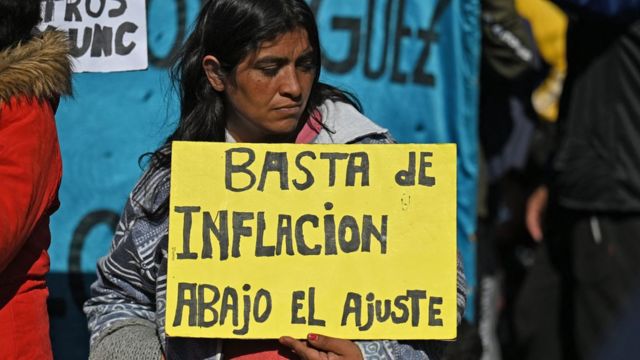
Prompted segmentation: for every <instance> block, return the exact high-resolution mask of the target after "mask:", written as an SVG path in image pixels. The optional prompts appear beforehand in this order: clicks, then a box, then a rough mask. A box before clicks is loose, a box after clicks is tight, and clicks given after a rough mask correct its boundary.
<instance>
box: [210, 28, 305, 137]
mask: <svg viewBox="0 0 640 360" xmlns="http://www.w3.org/2000/svg"><path fill="white" fill-rule="evenodd" d="M316 65H317V64H315V61H314V49H313V48H312V47H311V45H310V44H309V39H308V36H307V32H306V30H304V29H302V28H298V29H296V30H294V31H291V32H288V33H285V34H283V35H280V36H278V37H277V38H276V39H275V40H273V41H266V42H264V43H262V44H261V46H260V48H259V49H258V50H257V51H255V52H254V53H252V54H249V55H248V56H247V57H246V58H245V59H243V60H242V61H241V62H240V64H238V66H237V68H236V71H235V73H234V74H233V76H232V78H225V79H223V82H224V95H225V117H226V122H227V129H228V130H229V132H230V133H231V135H233V137H234V138H235V140H236V141H238V142H283V141H292V140H293V139H295V135H296V130H298V123H299V121H300V118H301V116H302V112H303V110H304V109H305V107H306V105H307V100H309V94H310V93H311V88H312V86H313V82H314V79H315V75H316V71H317V70H316Z"/></svg>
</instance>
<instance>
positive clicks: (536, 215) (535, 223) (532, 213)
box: [526, 206, 543, 242]
mask: <svg viewBox="0 0 640 360" xmlns="http://www.w3.org/2000/svg"><path fill="white" fill-rule="evenodd" d="M540 216H541V214H540V212H539V211H538V210H537V209H535V208H533V206H530V207H528V208H527V217H526V223H527V230H528V231H529V235H531V237H532V238H533V240H535V241H536V242H540V241H542V236H543V235H542V227H541V226H540Z"/></svg>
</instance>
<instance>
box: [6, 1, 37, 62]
mask: <svg viewBox="0 0 640 360" xmlns="http://www.w3.org/2000/svg"><path fill="white" fill-rule="evenodd" d="M39 23H40V0H0V51H2V50H5V49H7V48H10V47H12V46H14V45H16V44H18V43H19V42H22V41H27V40H29V39H30V38H31V36H32V35H31V34H32V31H33V29H34V28H35V27H36V26H37V25H38V24H39Z"/></svg>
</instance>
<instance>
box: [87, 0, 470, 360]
mask: <svg viewBox="0 0 640 360" xmlns="http://www.w3.org/2000/svg"><path fill="white" fill-rule="evenodd" d="M320 58H321V54H320V43H319V39H318V31H317V27H316V23H315V20H314V18H313V14H312V12H311V10H310V9H309V7H308V5H306V3H305V2H304V0H210V1H207V2H205V4H204V5H203V8H202V10H201V13H200V15H199V17H198V19H197V23H196V26H195V29H194V31H193V33H192V34H191V35H190V37H189V38H188V39H187V41H186V43H185V45H184V47H183V50H182V52H181V54H180V56H179V60H178V62H177V64H176V65H175V67H174V69H173V78H174V80H175V81H176V82H177V83H179V90H180V91H179V92H180V102H181V114H180V122H179V124H178V127H177V129H176V130H175V132H174V133H173V134H172V135H171V136H169V138H168V139H167V141H166V143H165V145H163V146H162V147H161V148H160V149H158V150H157V151H156V152H155V153H154V154H153V156H152V158H151V164H150V167H149V169H148V170H147V172H146V173H145V175H143V177H142V179H141V180H140V181H139V183H138V184H137V186H136V187H135V188H134V190H133V192H132V194H131V196H130V199H129V201H128V203H127V204H126V207H125V210H124V214H123V216H122V219H121V221H120V225H119V226H118V229H117V231H116V236H115V238H114V243H113V247H112V249H111V252H110V254H109V255H108V256H107V257H106V258H103V259H102V260H101V261H100V262H99V264H98V280H97V282H96V283H95V284H94V285H93V286H92V296H93V297H92V298H91V299H90V300H89V301H87V303H86V304H85V312H86V314H87V316H88V318H89V328H90V330H91V332H92V336H91V343H92V346H91V349H92V356H93V357H94V358H105V359H106V358H112V357H113V356H114V354H120V355H121V356H122V357H123V358H138V359H140V358H144V359H146V358H152V359H155V358H160V357H161V355H162V354H163V353H164V354H166V356H167V358H171V359H173V358H176V359H178V358H190V359H191V358H196V359H204V358H206V359H209V358H220V357H221V356H224V357H225V358H239V357H243V358H246V357H252V356H253V357H255V358H281V357H282V356H293V353H292V352H290V351H285V350H286V348H290V349H293V350H294V351H295V353H296V356H299V357H301V358H308V359H316V358H323V357H326V356H327V355H329V354H333V355H335V356H337V357H338V358H345V359H359V358H363V357H364V358H367V357H369V356H371V357H382V358H385V357H386V358H393V357H399V356H400V357H408V358H427V356H430V355H437V354H439V353H440V352H441V350H442V346H441V343H439V342H432V343H428V342H411V343H404V344H401V343H399V342H395V341H384V342H383V341H379V342H375V341H369V342H352V341H350V340H341V339H334V338H330V337H327V336H319V335H317V334H310V335H309V337H308V339H307V341H305V342H301V341H298V340H294V339H292V338H290V337H283V338H281V339H280V344H279V343H278V342H276V341H274V340H270V341H268V340H267V341H239V340H218V341H216V340H210V339H181V338H167V337H166V336H165V334H164V321H165V319H164V316H165V314H164V310H165V296H166V292H165V286H166V283H165V279H166V266H167V265H166V264H167V256H166V249H167V222H168V198H169V176H170V157H171V142H172V141H174V140H190V141H227V142H263V143H264V142H291V143H293V142H297V143H390V142H391V141H392V140H391V138H390V137H389V135H388V133H387V131H386V130H385V129H382V128H380V127H379V126H377V125H375V124H374V123H372V122H371V121H370V120H368V119H366V118H365V117H364V116H362V115H361V114H360V113H359V111H358V110H356V109H357V107H358V106H357V104H356V103H354V101H352V100H351V98H350V97H349V96H348V95H346V94H345V93H343V92H341V91H339V90H337V89H335V88H333V87H331V86H328V85H325V84H322V83H320V82H319V81H318V79H319V76H320ZM460 281H461V282H463V281H464V280H463V278H462V276H461V277H460ZM459 305H460V309H459V310H460V312H461V311H462V307H463V306H464V293H463V284H462V283H460V284H459ZM283 347H286V348H283ZM430 352H432V353H430Z"/></svg>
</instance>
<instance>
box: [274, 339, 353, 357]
mask: <svg viewBox="0 0 640 360" xmlns="http://www.w3.org/2000/svg"><path fill="white" fill-rule="evenodd" d="M279 341H280V343H281V344H282V345H284V346H286V347H289V348H291V350H293V351H294V352H295V353H296V354H297V355H298V356H299V357H300V358H301V359H304V360H338V359H340V360H362V353H361V352H360V348H358V346H357V345H356V344H355V343H354V342H353V341H351V340H344V339H336V338H332V337H329V336H324V335H318V334H309V335H307V340H306V341H300V340H296V339H294V338H291V337H289V336H283V337H281V338H280V340H279Z"/></svg>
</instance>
